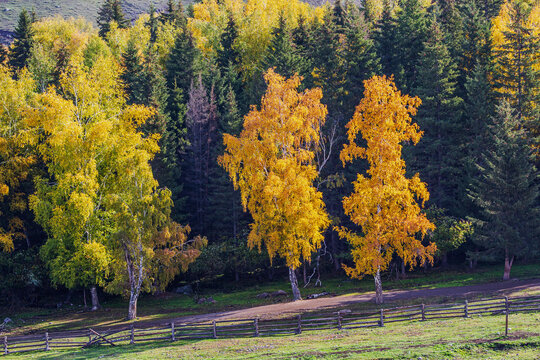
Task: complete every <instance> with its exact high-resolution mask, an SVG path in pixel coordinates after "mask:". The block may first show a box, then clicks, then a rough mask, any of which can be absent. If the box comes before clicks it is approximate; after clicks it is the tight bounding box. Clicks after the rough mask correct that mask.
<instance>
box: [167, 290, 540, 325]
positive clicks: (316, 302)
mask: <svg viewBox="0 0 540 360" xmlns="http://www.w3.org/2000/svg"><path fill="white" fill-rule="evenodd" d="M525 289H531V290H540V279H534V280H521V281H519V280H516V281H508V282H495V283H488V284H479V285H469V286H454V287H446V288H438V289H418V290H391V291H386V292H385V293H384V298H385V301H386V302H392V301H396V300H407V299H417V298H429V297H439V296H448V297H462V298H468V297H470V296H473V295H475V296H477V295H481V294H489V296H490V297H492V296H495V295H496V294H497V293H499V294H501V295H502V294H505V293H511V292H515V291H520V290H525ZM374 298H375V293H365V294H361V295H341V296H335V297H324V298H318V299H313V300H301V301H295V302H288V303H279V304H272V305H264V306H257V307H253V308H248V309H241V310H233V311H226V312H220V313H210V314H202V315H193V316H187V317H182V318H177V319H174V321H175V322H178V323H189V322H200V321H209V320H231V319H253V318H256V317H261V318H269V317H272V316H276V315H281V314H286V313H299V312H307V311H314V310H324V309H329V308H339V307H345V306H348V305H351V304H354V303H359V302H368V301H374ZM166 322H168V323H170V322H171V320H168V321H161V322H160V324H163V323H166Z"/></svg>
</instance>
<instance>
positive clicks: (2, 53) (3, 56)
mask: <svg viewBox="0 0 540 360" xmlns="http://www.w3.org/2000/svg"><path fill="white" fill-rule="evenodd" d="M7 58H8V51H7V49H6V47H5V46H4V45H2V44H0V65H4V63H5V62H6V60H7Z"/></svg>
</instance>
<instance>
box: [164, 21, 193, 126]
mask: <svg viewBox="0 0 540 360" xmlns="http://www.w3.org/2000/svg"><path fill="white" fill-rule="evenodd" d="M196 57H197V49H196V48H195V45H194V43H193V37H192V35H191V32H190V31H189V30H188V29H186V28H184V29H183V31H181V32H179V33H178V35H177V37H176V40H175V42H174V46H173V48H172V49H171V52H170V54H169V57H168V59H167V63H166V68H167V86H168V88H169V100H170V101H169V111H170V113H171V118H172V119H173V121H174V119H176V118H178V117H179V114H180V111H179V109H178V103H179V101H180V102H183V103H185V102H187V97H188V93H189V88H190V86H191V80H192V78H193V72H194V66H195V60H196Z"/></svg>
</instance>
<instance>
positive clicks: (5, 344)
mask: <svg viewBox="0 0 540 360" xmlns="http://www.w3.org/2000/svg"><path fill="white" fill-rule="evenodd" d="M7 354H9V351H8V345H7V336H4V355H7Z"/></svg>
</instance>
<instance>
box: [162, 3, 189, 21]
mask: <svg viewBox="0 0 540 360" xmlns="http://www.w3.org/2000/svg"><path fill="white" fill-rule="evenodd" d="M160 20H161V21H162V22H164V23H165V22H169V23H171V24H173V25H175V26H177V27H180V28H184V27H185V26H186V24H187V19H186V14H185V12H184V6H183V4H182V0H179V1H178V2H177V3H175V2H174V0H169V1H168V2H167V7H166V9H165V11H164V12H162V13H161V15H160Z"/></svg>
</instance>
